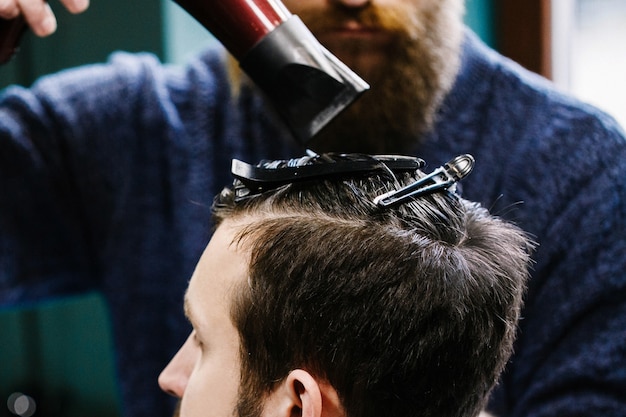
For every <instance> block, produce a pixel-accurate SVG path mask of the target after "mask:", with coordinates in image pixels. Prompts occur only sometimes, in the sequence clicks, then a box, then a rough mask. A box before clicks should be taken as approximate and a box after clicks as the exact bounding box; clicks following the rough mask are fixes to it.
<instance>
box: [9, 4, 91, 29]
mask: <svg viewBox="0 0 626 417" xmlns="http://www.w3.org/2000/svg"><path fill="white" fill-rule="evenodd" d="M60 1H61V3H62V4H63V5H64V6H65V8H66V9H67V10H68V11H69V12H70V13H81V12H83V11H85V10H86V9H87V7H89V0H60ZM19 16H22V17H23V18H24V19H25V20H26V23H27V24H28V25H29V26H30V28H31V29H32V31H33V32H34V33H35V34H36V35H37V36H48V35H50V34H52V33H54V31H55V30H56V28H57V21H56V18H55V17H54V13H53V12H52V10H51V9H50V6H49V5H48V3H47V2H46V1H45V0H0V18H2V19H6V20H11V19H15V18H17V17H19Z"/></svg>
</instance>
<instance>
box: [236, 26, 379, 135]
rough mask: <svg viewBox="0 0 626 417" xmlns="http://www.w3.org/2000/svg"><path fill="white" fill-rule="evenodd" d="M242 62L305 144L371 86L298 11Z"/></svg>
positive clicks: (247, 71) (245, 70) (267, 36)
mask: <svg viewBox="0 0 626 417" xmlns="http://www.w3.org/2000/svg"><path fill="white" fill-rule="evenodd" d="M240 65H241V68H242V69H243V70H244V72H245V73H246V74H247V75H248V76H249V77H250V78H251V79H252V80H253V81H254V82H255V83H256V85H257V86H259V88H261V90H263V92H264V93H265V94H266V95H267V96H268V98H269V99H270V100H271V101H272V102H273V104H274V106H275V107H276V110H277V111H278V113H279V114H280V115H281V116H282V117H283V119H284V120H285V122H286V123H287V125H288V127H289V128H290V129H291V131H292V133H293V134H294V135H295V136H296V138H297V139H298V140H299V141H300V142H302V143H306V142H308V141H309V140H310V139H311V138H312V137H313V136H314V135H315V134H316V133H317V132H319V131H320V130H321V129H322V128H323V127H324V126H325V125H326V124H327V123H328V122H330V121H331V120H332V119H333V118H334V117H335V116H336V115H337V114H338V113H340V112H341V111H342V110H344V109H345V108H346V107H348V105H350V104H351V103H352V102H353V101H354V100H355V99H356V98H357V97H358V96H360V95H361V93H363V92H364V91H366V90H367V89H368V88H369V85H368V84H367V83H366V82H365V81H363V80H362V79H361V78H360V77H359V76H358V75H356V74H355V73H354V72H352V70H350V69H349V68H348V67H347V66H346V65H345V64H343V63H342V62H341V61H339V60H338V59H337V58H336V57H335V56H334V55H333V54H331V53H330V52H329V51H328V50H327V49H326V48H324V47H323V46H322V45H321V44H320V43H319V42H318V41H317V39H316V38H315V37H314V36H313V34H312V33H311V32H310V31H309V29H308V28H307V27H306V26H305V25H304V23H302V21H301V20H300V18H298V17H297V16H295V15H292V16H290V17H289V19H287V20H286V21H285V22H283V23H282V24H281V25H280V26H278V27H277V28H276V29H274V30H273V31H272V32H270V33H269V34H268V35H266V36H265V37H264V38H263V39H261V40H260V41H259V42H258V43H257V44H256V45H255V46H254V47H253V48H252V49H251V50H250V51H249V52H248V53H247V54H246V55H245V56H244V57H243V59H241V61H240Z"/></svg>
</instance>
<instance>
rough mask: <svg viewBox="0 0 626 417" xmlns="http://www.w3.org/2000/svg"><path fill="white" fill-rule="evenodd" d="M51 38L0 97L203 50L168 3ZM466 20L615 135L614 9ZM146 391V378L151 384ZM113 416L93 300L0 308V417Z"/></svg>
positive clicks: (30, 52) (30, 45)
mask: <svg viewBox="0 0 626 417" xmlns="http://www.w3.org/2000/svg"><path fill="white" fill-rule="evenodd" d="M50 3H51V6H52V7H53V9H54V10H55V12H56V14H57V18H58V20H59V29H58V31H57V32H56V33H55V34H54V35H53V36H51V37H49V38H45V39H38V38H35V37H34V36H32V34H30V33H27V34H26V36H24V38H23V40H22V42H21V49H20V51H19V53H18V55H17V56H16V57H14V59H13V60H12V61H11V62H10V63H8V64H6V65H4V66H0V88H3V87H6V86H7V85H9V84H21V85H25V86H27V85H30V83H32V81H33V80H35V79H36V78H37V77H39V76H41V75H43V74H47V73H51V72H56V71H59V70H62V69H63V68H67V67H72V66H76V65H80V64H85V63H93V62H101V61H104V60H105V59H106V58H107V56H108V55H109V54H110V53H111V52H113V51H115V50H125V51H147V52H151V53H154V54H156V55H157V56H158V57H159V58H160V59H161V60H163V61H165V62H169V63H172V64H182V63H184V62H185V61H186V60H187V59H188V57H189V56H190V55H191V54H193V53H195V52H197V51H198V50H199V49H201V48H202V47H204V46H205V45H206V44H207V43H208V42H214V40H213V39H212V38H211V36H210V35H209V34H208V33H207V31H206V30H205V29H204V28H202V27H201V26H200V25H199V24H197V23H196V22H195V21H194V20H193V19H191V18H190V17H189V16H188V15H187V14H186V13H185V12H184V11H183V10H182V9H180V8H179V7H178V6H177V5H176V4H174V3H173V2H172V1H170V0H133V1H127V0H109V1H103V0H94V1H93V2H92V5H91V7H90V8H89V10H88V11H87V12H85V13H84V14H82V15H78V16H72V15H70V14H69V13H67V12H65V11H64V10H63V8H62V7H61V6H60V5H59V4H58V3H57V2H56V1H54V0H51V2H50ZM466 22H467V24H468V26H470V27H471V28H472V29H473V30H474V31H475V32H476V33H477V34H478V35H479V36H480V37H481V38H482V39H483V40H484V41H485V42H486V43H487V44H489V45H490V46H492V47H494V48H496V49H497V50H499V51H500V52H502V53H503V54H505V55H507V56H509V57H511V58H512V59H514V60H516V61H518V62H519V63H520V64H522V65H524V66H525V67H527V68H529V69H530V70H532V71H535V72H537V73H539V74H541V75H543V76H545V77H547V78H550V79H552V80H554V81H555V83H556V84H557V85H558V86H559V88H561V89H563V90H565V91H569V92H571V93H573V94H575V95H576V96H578V97H580V98H582V99H584V100H585V101H588V102H590V103H592V104H594V105H596V106H598V107H600V108H601V109H603V110H605V111H607V112H609V113H610V114H612V115H613V116H614V117H615V118H617V119H618V120H619V121H620V122H621V124H622V126H626V77H625V75H624V74H626V42H624V39H626V0H524V1H519V0H467V13H466ZM155 384H156V381H155ZM15 415H19V416H23V417H30V416H33V415H38V416H46V417H57V416H58V417H61V416H63V417H75V416H76V417H79V416H80V417H84V416H90V417H117V416H119V398H118V392H117V389H116V386H115V374H114V368H113V353H112V340H111V335H110V329H109V322H108V312H107V310H106V306H105V305H104V303H103V301H102V299H101V298H100V297H99V295H97V294H89V295H84V296H79V297H75V298H71V299H64V300H59V301H55V302H51V303H46V304H43V305H37V306H32V307H29V308H22V309H19V310H8V311H2V310H0V417H4V416H7V417H9V416H15Z"/></svg>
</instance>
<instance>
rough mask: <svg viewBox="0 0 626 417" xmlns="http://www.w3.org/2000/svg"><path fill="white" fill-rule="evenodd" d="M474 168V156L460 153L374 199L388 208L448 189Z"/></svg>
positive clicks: (379, 204)
mask: <svg viewBox="0 0 626 417" xmlns="http://www.w3.org/2000/svg"><path fill="white" fill-rule="evenodd" d="M473 168H474V157H473V156H472V155H469V154H465V155H459V156H457V157H456V158H453V159H451V160H449V161H448V162H446V163H445V164H444V165H443V166H440V167H439V168H437V169H436V170H434V171H433V172H431V173H430V174H428V175H426V176H425V177H423V178H420V179H419V180H417V181H415V182H414V183H413V184H409V185H407V186H405V187H402V188H400V189H399V190H394V191H391V192H388V193H385V194H382V195H379V196H378V197H376V198H375V199H374V203H376V204H377V205H378V206H379V207H385V208H386V207H389V206H394V205H397V204H402V203H404V202H406V201H407V200H409V199H415V198H416V197H419V196H423V195H426V194H430V193H434V192H436V191H439V190H447V189H449V188H450V187H453V186H455V185H456V183H457V182H458V181H460V180H461V179H463V178H465V177H466V176H467V175H469V173H470V172H472V169H473Z"/></svg>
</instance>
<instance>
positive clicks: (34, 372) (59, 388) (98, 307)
mask: <svg viewBox="0 0 626 417" xmlns="http://www.w3.org/2000/svg"><path fill="white" fill-rule="evenodd" d="M110 334H111V332H110V329H109V321H108V317H107V311H106V308H105V305H104V303H103V301H102V299H101V298H100V297H99V296H98V295H95V294H92V295H87V296H81V297H75V298H70V299H66V300H63V301H55V302H50V303H45V304H42V305H40V306H38V307H37V308H34V309H20V310H12V311H0V335H1V336H0V370H1V372H0V407H2V411H0V415H5V414H4V410H6V408H4V407H5V404H6V402H7V398H9V396H10V395H11V394H12V393H15V392H21V393H24V394H27V395H29V396H31V397H33V398H34V399H35V400H36V401H37V415H40V416H46V417H55V416H58V417H84V416H90V417H115V416H118V415H119V407H118V404H119V396H118V391H117V389H116V386H115V382H114V381H115V378H114V364H113V355H112V340H111V336H110Z"/></svg>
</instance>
